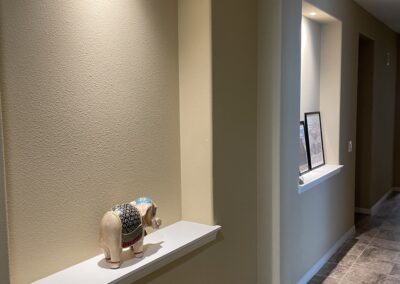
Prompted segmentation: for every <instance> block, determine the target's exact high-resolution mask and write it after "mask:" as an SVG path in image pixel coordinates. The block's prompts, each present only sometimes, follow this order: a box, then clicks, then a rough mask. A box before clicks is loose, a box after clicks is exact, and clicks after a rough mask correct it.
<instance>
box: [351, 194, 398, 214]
mask: <svg viewBox="0 0 400 284" xmlns="http://www.w3.org/2000/svg"><path fill="white" fill-rule="evenodd" d="M397 190H398V191H399V192H400V187H399V188H397ZM397 190H396V188H392V189H390V190H389V191H388V192H386V193H385V195H384V196H382V197H381V199H379V200H378V201H377V202H376V203H375V204H374V206H372V207H371V208H361V207H356V208H354V211H355V212H356V213H361V214H367V215H371V216H374V215H376V214H377V213H378V211H379V208H380V207H381V205H382V203H383V202H384V201H385V200H386V199H387V198H388V197H389V195H390V194H391V193H392V192H393V191H397Z"/></svg>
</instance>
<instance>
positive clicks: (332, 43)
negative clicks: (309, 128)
mask: <svg viewBox="0 0 400 284" xmlns="http://www.w3.org/2000/svg"><path fill="white" fill-rule="evenodd" d="M341 59H342V23H341V22H339V21H332V22H328V23H325V24H324V25H323V26H322V29H321V84H320V110H321V115H322V118H321V120H322V125H323V130H322V133H323V139H324V150H325V162H326V163H328V164H336V165H338V164H340V163H339V148H340V147H339V141H340V96H341V82H342V76H341V75H342V74H341V70H342V60H341Z"/></svg>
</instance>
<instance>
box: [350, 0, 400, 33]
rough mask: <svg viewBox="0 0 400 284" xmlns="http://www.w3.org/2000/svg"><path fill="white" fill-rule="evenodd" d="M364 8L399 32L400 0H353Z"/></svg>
mask: <svg viewBox="0 0 400 284" xmlns="http://www.w3.org/2000/svg"><path fill="white" fill-rule="evenodd" d="M354 1H356V2H357V3H358V4H359V5H360V6H361V7H363V8H364V9H365V10H367V11H368V12H370V13H371V14H372V15H374V16H375V17H376V18H378V19H379V20H381V21H382V22H384V23H385V24H386V25H388V26H389V27H390V28H392V29H393V30H394V31H396V32H398V33H400V0H354Z"/></svg>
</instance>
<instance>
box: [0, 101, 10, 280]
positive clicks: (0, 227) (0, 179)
mask: <svg viewBox="0 0 400 284" xmlns="http://www.w3.org/2000/svg"><path fill="white" fill-rule="evenodd" d="M0 110H1V104H0ZM4 170H5V169H4V145H3V119H2V117H1V116H0V283H9V281H10V272H9V261H8V258H9V255H8V224H7V198H6V196H7V195H6V188H5V184H6V180H5V172H4Z"/></svg>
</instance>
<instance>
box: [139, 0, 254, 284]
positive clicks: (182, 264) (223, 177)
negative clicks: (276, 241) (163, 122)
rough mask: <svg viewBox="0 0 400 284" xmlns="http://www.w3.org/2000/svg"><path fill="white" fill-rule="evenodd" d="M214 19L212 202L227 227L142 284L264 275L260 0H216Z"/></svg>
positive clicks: (239, 281)
mask: <svg viewBox="0 0 400 284" xmlns="http://www.w3.org/2000/svg"><path fill="white" fill-rule="evenodd" d="M183 1H184V0H183ZM212 22H213V29H212V32H213V35H212V51H213V64H212V65H213V76H212V81H213V83H212V87H213V89H212V90H213V99H212V100H213V192H214V193H213V200H214V201H213V206H214V218H215V222H216V223H217V224H219V225H221V226H222V233H221V235H220V237H219V239H218V241H217V242H216V243H213V244H210V245H208V246H206V247H205V248H202V249H199V250H198V251H197V252H195V253H193V254H190V255H188V256H186V257H184V258H182V259H180V260H178V261H176V262H174V263H173V264H171V265H169V266H167V267H165V268H163V269H161V270H160V271H158V272H156V273H154V274H152V275H150V276H148V277H146V278H144V279H143V280H142V281H138V283H146V284H147V283H152V284H154V283H157V284H158V283H160V284H165V283H174V284H187V283H191V284H204V283H209V284H214V283H215V284H220V283H230V284H243V283H256V281H257V231H256V230H257V184H256V178H257V164H256V162H257V156H256V148H257V1H254V0H246V1H242V0H219V1H212Z"/></svg>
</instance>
